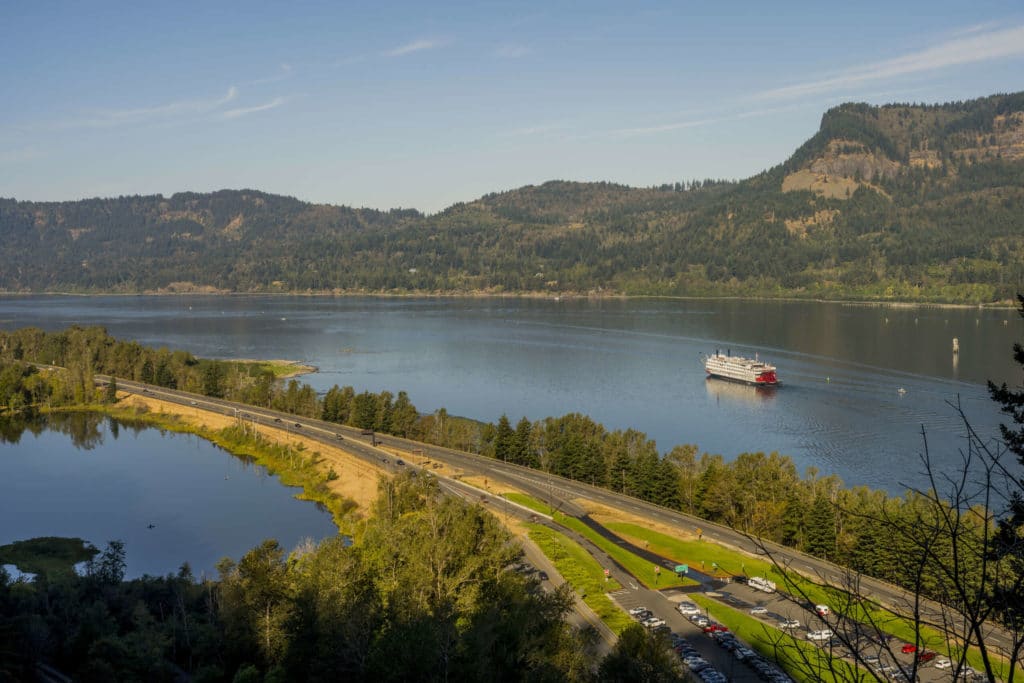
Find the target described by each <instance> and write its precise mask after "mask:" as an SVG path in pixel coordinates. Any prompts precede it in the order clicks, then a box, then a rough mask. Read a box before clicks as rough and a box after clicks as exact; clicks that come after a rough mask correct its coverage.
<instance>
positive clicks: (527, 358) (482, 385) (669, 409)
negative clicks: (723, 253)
mask: <svg viewBox="0 0 1024 683" xmlns="http://www.w3.org/2000/svg"><path fill="white" fill-rule="evenodd" d="M71 324H80V325H103V326H105V327H106V328H107V329H108V330H109V331H110V332H111V333H112V334H114V335H116V336H118V337H121V338H125V339H134V340H137V341H139V342H141V343H143V344H147V345H154V346H167V347H169V348H180V349H187V350H189V351H191V352H192V353H194V354H196V355H198V356H207V357H216V358H286V359H291V360H300V361H304V362H308V363H311V364H314V365H316V366H317V367H318V368H319V372H317V373H315V374H312V375H307V376H305V377H304V378H303V381H306V382H309V383H310V384H312V385H313V386H314V387H315V388H316V389H318V390H319V391H326V390H327V389H328V388H330V387H331V385H333V384H339V385H342V386H344V385H352V386H354V387H355V388H356V389H357V390H358V391H361V390H364V389H365V390H370V391H381V390H385V389H386V390H389V391H392V392H397V391H399V390H405V391H407V392H408V393H409V395H410V398H411V399H412V401H413V402H414V403H415V404H416V406H417V408H419V409H420V411H422V412H431V411H433V410H436V409H438V408H441V407H444V408H446V409H447V410H448V411H449V413H452V414H456V415H463V416H466V417H472V418H476V419H480V420H487V421H492V422H493V421H495V420H497V419H498V417H499V416H500V415H501V414H503V413H504V414H507V415H508V416H509V418H510V419H512V420H513V422H515V421H516V420H518V419H519V418H520V417H522V416H526V417H528V418H530V419H532V420H536V419H540V418H543V417H547V416H556V415H563V414H566V413H570V412H579V413H583V414H586V415H589V416H591V417H592V418H594V419H595V420H597V421H599V422H601V423H602V424H604V425H605V427H607V428H609V429H627V428H634V429H638V430H640V431H643V432H645V433H646V434H647V435H648V436H649V437H650V438H652V439H655V440H656V441H657V443H658V447H659V449H660V450H661V451H662V452H667V451H668V450H669V449H671V448H672V447H673V446H676V445H681V444H696V445H697V446H698V447H699V448H700V449H701V451H702V452H709V453H719V454H722V455H723V456H724V457H726V458H727V459H731V458H733V457H735V456H736V455H737V454H739V453H742V452H756V451H763V452H772V451H777V452H779V453H782V454H784V455H788V456H790V457H791V458H792V459H793V460H794V461H795V462H796V464H797V467H798V468H799V469H800V470H801V471H804V470H805V469H806V468H808V467H814V468H817V470H818V471H819V472H820V473H821V474H822V475H827V474H837V475H839V476H840V477H841V478H842V479H843V481H844V482H845V483H846V484H848V485H854V484H866V485H869V486H872V487H875V488H883V489H887V490H889V491H892V492H899V491H902V490H903V488H904V485H905V484H910V485H920V484H921V483H922V481H923V480H922V478H921V476H920V470H921V467H920V461H919V456H920V454H921V453H922V452H923V450H924V448H923V440H922V430H924V432H925V434H926V435H927V437H928V442H929V445H930V448H931V455H932V457H933V458H934V459H935V460H936V461H937V462H938V463H939V464H940V466H942V467H951V466H955V464H956V463H958V462H959V458H960V455H959V449H960V448H961V447H962V446H963V445H964V442H963V435H964V432H965V430H964V427H963V423H962V421H961V419H960V417H959V416H958V414H957V412H956V410H954V408H953V407H951V405H950V404H951V403H953V404H956V403H959V405H960V406H961V407H962V408H963V410H964V412H965V413H966V415H967V417H968V418H969V420H970V422H971V424H972V425H973V427H974V428H975V429H976V430H977V431H978V432H979V433H980V434H982V435H990V436H992V437H995V436H997V435H998V424H999V423H1000V422H1001V421H1003V417H1002V415H1001V414H1000V413H999V412H998V410H997V408H996V406H995V405H994V404H993V403H992V402H991V401H990V400H989V398H988V394H987V391H986V389H985V382H986V380H989V379H992V380H995V381H997V382H1003V381H1006V382H1008V383H1010V384H1011V385H1019V384H1020V380H1021V374H1020V369H1019V368H1018V367H1017V366H1016V365H1015V364H1014V363H1013V360H1012V345H1013V343H1014V342H1015V341H1018V340H1020V339H1024V325H1022V323H1021V319H1020V317H1019V316H1018V315H1017V313H1016V311H1014V310H1011V309H979V308H939V307H891V306H865V305H850V304H829V303H804V302H763V301H703V300H700V301H697V300H694V301H679V300H652V299H633V300H586V299H584V300H574V299H569V300H561V301H555V300H541V299H520V298H507V299H468V298H467V299H448V298H434V297H413V298H373V297H351V298H321V297H290V296H289V297H278V296H181V297H60V296H47V297H36V296H33V297H8V298H0V328H2V329H14V328H17V327H23V326H26V325H35V326H38V327H42V328H44V329H47V330H58V329H63V328H65V327H67V326H68V325H71ZM954 338H957V339H958V341H959V345H960V352H959V353H958V354H954V353H953V351H952V343H953V339H954ZM719 348H720V349H722V350H725V349H729V350H731V352H732V353H734V354H740V355H751V356H752V355H754V354H755V353H758V354H760V357H761V358H762V359H764V360H767V361H768V362H771V363H773V364H775V365H776V366H778V374H779V378H780V379H781V381H782V382H783V386H781V387H779V388H778V389H776V390H774V391H768V392H765V391H759V390H757V389H754V388H752V387H747V386H743V385H738V384H731V383H727V382H722V381H718V380H706V379H705V377H704V370H703V364H702V362H701V354H702V353H708V352H711V351H714V350H715V349H719ZM901 389H902V391H900V390H901Z"/></svg>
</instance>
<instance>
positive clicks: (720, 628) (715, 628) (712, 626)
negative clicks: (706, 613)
mask: <svg viewBox="0 0 1024 683" xmlns="http://www.w3.org/2000/svg"><path fill="white" fill-rule="evenodd" d="M728 630H729V628H728V627H726V626H722V625H721V624H708V625H707V626H705V627H704V633H714V632H715V631H728Z"/></svg>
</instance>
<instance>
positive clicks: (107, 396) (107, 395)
mask: <svg viewBox="0 0 1024 683" xmlns="http://www.w3.org/2000/svg"><path fill="white" fill-rule="evenodd" d="M103 402H104V403H107V404H111V405H112V404H114V403H117V378H116V377H114V376H113V375H111V377H110V381H109V382H107V386H106V388H105V389H104V391H103Z"/></svg>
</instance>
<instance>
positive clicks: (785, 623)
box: [779, 619, 800, 628]
mask: <svg viewBox="0 0 1024 683" xmlns="http://www.w3.org/2000/svg"><path fill="white" fill-rule="evenodd" d="M779 628H800V622H799V621H797V620H796V619H783V620H782V621H780V622H779Z"/></svg>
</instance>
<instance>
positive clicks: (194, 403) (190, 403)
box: [188, 401, 199, 406]
mask: <svg viewBox="0 0 1024 683" xmlns="http://www.w3.org/2000/svg"><path fill="white" fill-rule="evenodd" d="M188 404H189V405H190V406H197V405H199V404H198V403H196V402H195V401H189V402H188Z"/></svg>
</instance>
